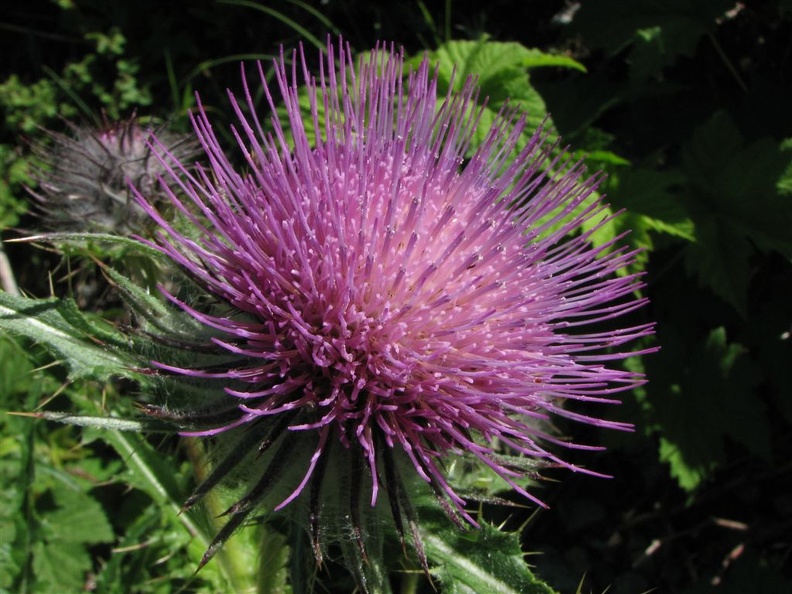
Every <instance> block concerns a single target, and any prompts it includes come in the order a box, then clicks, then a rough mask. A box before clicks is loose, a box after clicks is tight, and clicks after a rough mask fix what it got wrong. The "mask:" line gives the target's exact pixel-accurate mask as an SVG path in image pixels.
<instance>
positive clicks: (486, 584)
mask: <svg viewBox="0 0 792 594" xmlns="http://www.w3.org/2000/svg"><path fill="white" fill-rule="evenodd" d="M419 515H420V516H421V517H422V527H421V531H422V535H421V538H422V540H423V543H424V547H425V549H426V554H427V557H428V558H429V560H430V563H431V564H433V565H434V566H435V567H434V568H433V569H432V574H434V575H435V576H436V577H437V578H438V579H439V580H440V582H441V583H442V585H443V592H449V593H451V594H463V593H464V594H468V593H471V594H472V593H478V592H490V593H492V594H553V590H552V589H551V588H550V587H549V586H547V585H546V584H545V583H543V582H542V581H541V580H539V579H538V578H536V577H535V576H534V575H533V574H532V573H531V571H530V570H529V569H528V565H527V564H526V563H525V561H524V559H523V552H522V550H521V549H520V539H519V535H518V534H516V533H507V532H502V531H501V530H498V529H497V528H495V527H494V526H490V525H489V524H486V523H482V525H481V528H480V529H477V530H468V531H463V530H459V529H457V528H456V527H455V526H454V525H453V524H451V522H449V521H448V520H447V518H445V517H443V516H438V515H437V511H436V510H433V509H427V508H424V509H422V510H421V511H420V512H419Z"/></svg>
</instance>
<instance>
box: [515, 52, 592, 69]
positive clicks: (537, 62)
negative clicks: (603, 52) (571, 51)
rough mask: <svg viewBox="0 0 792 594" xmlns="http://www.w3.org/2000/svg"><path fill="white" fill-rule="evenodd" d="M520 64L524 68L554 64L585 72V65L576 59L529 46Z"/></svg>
mask: <svg viewBox="0 0 792 594" xmlns="http://www.w3.org/2000/svg"><path fill="white" fill-rule="evenodd" d="M522 65H523V66H525V67H526V68H541V67H546V66H556V67H561V68H571V69H573V70H579V71H580V72H586V67H585V66H583V64H581V63H580V62H578V61H577V60H575V59H573V58H570V57H569V56H565V55H562V54H548V53H546V52H543V51H542V50H538V49H535V48H531V49H529V50H528V54H527V55H526V56H525V57H524V58H523V61H522Z"/></svg>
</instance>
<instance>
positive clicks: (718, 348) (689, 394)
mask: <svg viewBox="0 0 792 594" xmlns="http://www.w3.org/2000/svg"><path fill="white" fill-rule="evenodd" d="M660 339H661V340H660V342H661V344H662V346H663V348H662V350H661V351H660V352H659V353H658V354H656V355H653V356H652V357H651V358H649V359H648V360H647V375H649V376H650V377H652V378H654V381H653V382H650V383H649V384H648V386H647V390H648V398H646V400H645V402H644V404H645V405H646V406H647V407H648V408H649V410H650V411H651V415H652V417H653V420H654V422H655V425H654V429H655V430H659V431H660V435H661V446H660V455H661V459H662V460H663V461H664V462H667V463H668V464H670V466H671V474H672V475H673V476H674V477H675V478H676V479H677V480H678V481H679V484H680V485H681V486H682V487H683V488H685V489H688V490H691V489H694V488H695V487H696V486H698V484H699V483H700V482H701V480H702V479H704V478H705V477H707V476H708V474H709V473H710V472H711V470H712V469H713V468H715V467H716V466H717V465H718V464H719V463H721V462H722V461H723V460H724V439H725V438H727V437H728V438H731V439H733V440H735V441H737V442H739V443H741V444H743V445H744V446H745V447H746V448H747V449H748V450H749V451H751V452H752V453H753V454H755V455H757V456H760V457H763V458H766V459H767V458H769V457H770V451H771V446H770V441H769V437H768V435H769V429H768V419H767V413H766V411H765V407H764V405H763V403H762V401H761V400H760V398H759V396H758V394H757V393H756V390H755V388H756V387H757V385H758V384H759V380H760V374H759V372H758V370H757V368H756V366H755V364H754V363H753V362H752V361H751V360H750V359H749V358H748V357H747V356H746V354H745V349H744V347H743V346H742V345H740V344H736V343H730V342H729V341H728V340H727V338H726V331H725V329H723V328H718V329H716V330H713V331H712V332H711V333H710V334H709V336H708V337H707V339H706V342H705V343H704V344H690V341H689V339H688V338H684V337H682V336H680V335H677V334H675V333H671V332H669V331H668V330H666V331H665V332H661V333H660Z"/></svg>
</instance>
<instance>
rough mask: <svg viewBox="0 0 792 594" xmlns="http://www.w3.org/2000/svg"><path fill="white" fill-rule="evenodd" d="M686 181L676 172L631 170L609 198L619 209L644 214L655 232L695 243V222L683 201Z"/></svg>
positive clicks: (646, 222) (622, 174)
mask: <svg viewBox="0 0 792 594" xmlns="http://www.w3.org/2000/svg"><path fill="white" fill-rule="evenodd" d="M685 182H686V178H685V176H684V175H683V174H682V172H680V171H676V170H667V171H655V170H653V169H643V168H636V169H628V170H625V171H623V172H620V173H619V174H618V176H617V180H616V182H615V183H614V188H613V189H612V190H610V191H609V192H608V197H609V198H610V199H611V202H612V203H613V205H614V206H615V207H618V208H624V209H626V210H627V211H628V212H629V213H631V214H640V215H643V216H644V223H645V224H646V225H647V226H649V227H650V228H652V229H654V230H655V231H658V232H661V233H667V234H669V235H673V236H675V237H680V238H682V239H686V240H688V241H693V240H694V238H695V228H694V225H693V221H691V219H690V216H689V214H688V212H687V210H686V209H685V207H684V205H683V203H682V201H681V200H680V199H679V198H680V197H679V194H680V192H679V188H680V187H681V186H682V185H683V184H684V183H685Z"/></svg>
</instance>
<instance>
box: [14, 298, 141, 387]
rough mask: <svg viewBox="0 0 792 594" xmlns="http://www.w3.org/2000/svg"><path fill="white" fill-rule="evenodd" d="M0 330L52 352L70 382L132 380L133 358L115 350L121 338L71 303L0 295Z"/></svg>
mask: <svg viewBox="0 0 792 594" xmlns="http://www.w3.org/2000/svg"><path fill="white" fill-rule="evenodd" d="M0 329H2V330H5V331H7V332H11V333H14V334H17V335H20V336H25V337H27V338H30V339H31V340H34V341H36V342H38V343H41V344H44V345H46V346H47V347H48V348H50V349H51V350H53V351H55V352H56V353H57V354H58V355H59V356H60V357H62V358H63V362H64V363H65V364H66V366H67V367H68V369H69V377H70V378H72V379H76V378H92V379H106V378H108V377H112V376H127V377H132V376H134V373H133V372H132V368H133V367H134V365H135V358H134V357H132V356H130V355H129V353H127V352H123V351H121V350H119V349H118V348H117V347H118V346H119V345H121V344H122V343H123V341H124V338H123V335H121V334H120V333H118V332H115V331H113V330H112V329H110V327H109V326H107V324H106V323H105V322H102V321H101V320H97V319H89V318H87V317H85V316H83V314H81V313H80V312H79V311H78V310H77V308H76V306H75V304H74V302H73V301H71V300H68V299H54V298H53V299H28V298H25V297H17V296H15V295H11V294H9V293H0ZM100 337H101V339H104V340H107V341H108V342H103V341H102V340H101V339H100Z"/></svg>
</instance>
